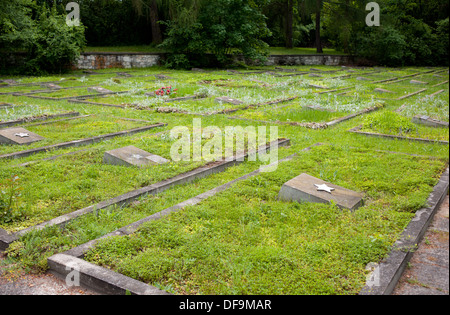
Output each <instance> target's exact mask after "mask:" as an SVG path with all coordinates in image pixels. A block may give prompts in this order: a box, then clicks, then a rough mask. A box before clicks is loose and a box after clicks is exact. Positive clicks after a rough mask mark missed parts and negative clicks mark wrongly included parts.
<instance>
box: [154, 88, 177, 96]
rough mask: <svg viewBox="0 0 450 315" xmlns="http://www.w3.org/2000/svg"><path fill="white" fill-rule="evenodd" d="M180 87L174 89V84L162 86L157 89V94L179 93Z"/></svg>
mask: <svg viewBox="0 0 450 315" xmlns="http://www.w3.org/2000/svg"><path fill="white" fill-rule="evenodd" d="M177 91H178V89H173V88H172V86H166V87H162V88H160V89H159V90H156V91H155V95H157V96H166V95H167V96H170V95H175V94H177Z"/></svg>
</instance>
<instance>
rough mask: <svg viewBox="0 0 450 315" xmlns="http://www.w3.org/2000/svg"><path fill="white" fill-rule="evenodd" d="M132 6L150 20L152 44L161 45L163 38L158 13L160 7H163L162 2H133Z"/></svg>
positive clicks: (156, 0) (148, 0) (139, 0)
mask: <svg viewBox="0 0 450 315" xmlns="http://www.w3.org/2000/svg"><path fill="white" fill-rule="evenodd" d="M132 4H133V7H134V8H135V9H136V11H137V12H138V14H139V15H141V16H145V17H146V18H147V20H150V25H151V31H152V42H153V43H154V44H161V43H162V41H163V36H162V31H161V27H160V23H159V22H160V20H159V13H158V10H159V7H160V6H161V5H162V3H161V0H146V1H144V0H132Z"/></svg>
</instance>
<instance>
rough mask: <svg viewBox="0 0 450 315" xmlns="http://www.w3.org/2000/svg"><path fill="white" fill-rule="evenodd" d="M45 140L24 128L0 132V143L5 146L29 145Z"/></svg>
mask: <svg viewBox="0 0 450 315" xmlns="http://www.w3.org/2000/svg"><path fill="white" fill-rule="evenodd" d="M44 139H45V138H44V137H41V136H39V135H37V134H35V133H32V132H30V131H28V130H26V129H24V128H8V129H2V130H0V143H3V144H12V145H15V144H16V145H17V144H18V145H27V144H31V143H34V142H37V141H41V140H44Z"/></svg>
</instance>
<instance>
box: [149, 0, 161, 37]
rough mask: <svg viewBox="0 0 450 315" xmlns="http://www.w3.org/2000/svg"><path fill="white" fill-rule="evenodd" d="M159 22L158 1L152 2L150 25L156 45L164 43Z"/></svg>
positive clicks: (153, 0)
mask: <svg viewBox="0 0 450 315" xmlns="http://www.w3.org/2000/svg"><path fill="white" fill-rule="evenodd" d="M158 22H159V15H158V4H157V3H156V0H152V2H151V7H150V24H151V27H152V42H153V43H155V44H161V43H162V32H161V27H160V26H159V23H158Z"/></svg>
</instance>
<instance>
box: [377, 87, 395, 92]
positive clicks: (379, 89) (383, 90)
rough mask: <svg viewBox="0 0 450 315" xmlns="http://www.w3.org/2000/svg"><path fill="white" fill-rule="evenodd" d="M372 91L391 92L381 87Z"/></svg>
mask: <svg viewBox="0 0 450 315" xmlns="http://www.w3.org/2000/svg"><path fill="white" fill-rule="evenodd" d="M374 91H375V92H378V93H392V91H389V90H385V89H381V88H376V89H375V90H374Z"/></svg>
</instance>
